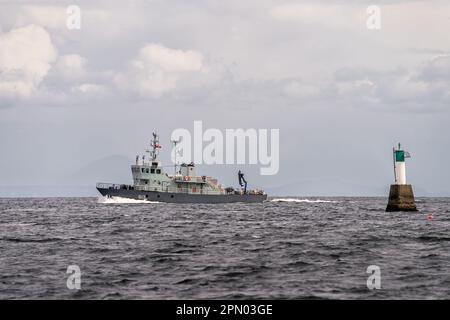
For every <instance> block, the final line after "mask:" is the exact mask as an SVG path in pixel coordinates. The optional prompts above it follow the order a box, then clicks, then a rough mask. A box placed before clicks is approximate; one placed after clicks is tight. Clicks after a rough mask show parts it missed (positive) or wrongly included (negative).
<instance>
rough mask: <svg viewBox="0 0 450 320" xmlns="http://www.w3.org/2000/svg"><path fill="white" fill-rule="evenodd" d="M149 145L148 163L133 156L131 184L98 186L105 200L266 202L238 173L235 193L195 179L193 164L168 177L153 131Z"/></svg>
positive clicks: (177, 168)
mask: <svg viewBox="0 0 450 320" xmlns="http://www.w3.org/2000/svg"><path fill="white" fill-rule="evenodd" d="M173 142H174V143H175V147H176V142H175V141H173ZM150 146H151V150H147V152H148V153H149V154H150V159H149V161H148V162H146V161H145V156H143V157H142V162H140V161H139V160H140V159H139V156H136V164H134V165H132V166H131V173H132V175H133V182H134V183H133V185H126V184H112V183H97V190H98V191H99V192H100V193H101V194H102V195H103V196H106V197H122V198H130V199H136V200H148V201H158V202H173V203H233V202H263V201H264V200H266V199H267V194H265V193H264V191H262V190H247V181H246V180H245V178H244V174H243V173H242V172H241V171H239V172H238V179H239V185H240V187H241V188H239V189H238V190H235V189H234V188H232V187H227V188H224V187H223V186H222V185H221V184H219V183H218V181H217V179H215V178H212V177H207V176H197V174H196V172H195V165H194V163H190V164H186V163H183V164H181V165H179V166H177V165H176V164H175V165H174V168H175V170H174V171H175V173H174V175H168V174H167V173H165V172H164V168H163V166H162V165H161V162H160V161H159V160H158V159H157V158H158V153H159V149H160V148H161V145H160V144H159V137H158V135H157V134H156V133H155V132H154V133H153V139H152V140H151V144H150ZM139 162H140V163H139ZM175 162H176V161H175Z"/></svg>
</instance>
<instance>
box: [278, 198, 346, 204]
mask: <svg viewBox="0 0 450 320" xmlns="http://www.w3.org/2000/svg"><path fill="white" fill-rule="evenodd" d="M270 202H299V203H337V201H332V200H321V199H315V200H310V199H295V198H279V199H271V200H270Z"/></svg>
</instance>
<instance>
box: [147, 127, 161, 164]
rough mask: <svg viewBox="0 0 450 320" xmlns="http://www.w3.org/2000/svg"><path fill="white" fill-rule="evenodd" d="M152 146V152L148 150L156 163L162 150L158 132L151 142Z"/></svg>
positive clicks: (154, 133)
mask: <svg viewBox="0 0 450 320" xmlns="http://www.w3.org/2000/svg"><path fill="white" fill-rule="evenodd" d="M150 146H151V147H152V150H151V151H150V150H147V152H148V153H149V154H150V158H151V159H152V161H155V160H156V158H157V157H158V153H159V149H160V148H161V145H160V144H159V136H158V134H157V133H156V132H153V139H152V140H151V141H150Z"/></svg>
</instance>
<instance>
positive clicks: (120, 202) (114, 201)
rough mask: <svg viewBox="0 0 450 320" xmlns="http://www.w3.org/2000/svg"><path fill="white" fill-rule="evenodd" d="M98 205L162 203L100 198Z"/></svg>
mask: <svg viewBox="0 0 450 320" xmlns="http://www.w3.org/2000/svg"><path fill="white" fill-rule="evenodd" d="M98 203H104V204H122V203H160V202H159V201H148V200H136V199H130V198H122V197H110V198H108V197H98Z"/></svg>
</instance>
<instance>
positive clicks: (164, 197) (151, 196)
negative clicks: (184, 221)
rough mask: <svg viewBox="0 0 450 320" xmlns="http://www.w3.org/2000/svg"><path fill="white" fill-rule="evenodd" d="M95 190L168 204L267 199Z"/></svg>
mask: <svg viewBox="0 0 450 320" xmlns="http://www.w3.org/2000/svg"><path fill="white" fill-rule="evenodd" d="M97 190H98V192H100V194H101V195H102V196H110V197H121V198H128V199H136V200H148V201H158V202H168V203H237V202H245V203H260V202H263V201H264V200H266V199H267V195H266V194H224V195H207V194H187V193H171V192H159V191H142V190H133V189H114V188H99V187H97Z"/></svg>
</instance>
